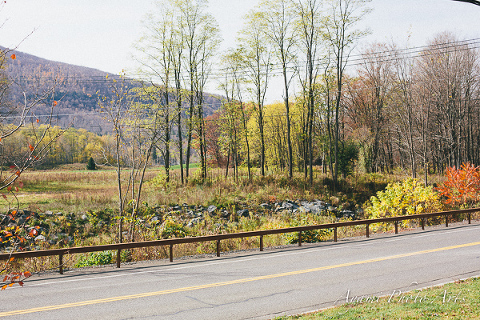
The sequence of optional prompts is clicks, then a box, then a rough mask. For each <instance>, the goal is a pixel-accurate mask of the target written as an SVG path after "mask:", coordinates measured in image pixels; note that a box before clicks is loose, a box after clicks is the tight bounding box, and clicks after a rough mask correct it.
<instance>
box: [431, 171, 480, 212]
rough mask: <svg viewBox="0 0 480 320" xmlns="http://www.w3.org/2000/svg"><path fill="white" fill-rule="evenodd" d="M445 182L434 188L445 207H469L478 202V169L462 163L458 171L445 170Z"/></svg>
mask: <svg viewBox="0 0 480 320" xmlns="http://www.w3.org/2000/svg"><path fill="white" fill-rule="evenodd" d="M445 176H446V178H447V180H446V181H445V182H444V183H443V184H442V185H441V186H439V187H437V188H436V190H437V191H438V192H440V194H441V195H442V196H443V197H445V199H446V200H445V204H447V205H452V206H455V205H471V204H474V203H475V202H477V201H479V200H480V167H475V166H474V165H472V164H470V163H463V164H462V166H461V167H460V169H456V168H455V167H449V168H447V170H446V172H445Z"/></svg>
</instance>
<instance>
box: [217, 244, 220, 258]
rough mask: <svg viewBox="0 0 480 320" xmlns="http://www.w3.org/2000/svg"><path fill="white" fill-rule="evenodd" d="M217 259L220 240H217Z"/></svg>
mask: <svg viewBox="0 0 480 320" xmlns="http://www.w3.org/2000/svg"><path fill="white" fill-rule="evenodd" d="M217 257H220V240H217Z"/></svg>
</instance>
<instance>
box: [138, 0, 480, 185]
mask: <svg viewBox="0 0 480 320" xmlns="http://www.w3.org/2000/svg"><path fill="white" fill-rule="evenodd" d="M367 4H368V1H364V0H323V1H320V0H275V1H261V2H260V3H259V5H258V6H257V7H255V8H254V9H253V10H251V11H250V12H249V13H248V14H247V15H246V16H245V21H244V23H245V24H244V28H243V29H242V30H241V31H240V32H239V34H238V37H237V45H236V47H234V48H231V49H229V50H228V51H227V52H225V53H223V54H219V53H218V45H219V43H220V41H221V39H220V36H219V30H218V25H217V23H216V21H215V19H214V18H213V17H212V16H211V15H210V14H209V13H208V12H207V2H206V1H193V0H178V1H163V2H160V4H159V6H158V8H157V10H156V11H155V12H152V14H151V15H150V16H149V17H148V19H147V20H146V32H145V35H144V36H143V37H142V38H141V39H140V40H139V42H138V43H137V48H138V55H137V56H136V59H137V60H138V61H139V63H140V64H141V65H142V67H141V69H140V72H141V74H142V75H143V77H144V79H148V81H147V80H145V81H144V82H143V86H142V89H139V90H138V92H137V93H138V94H140V96H143V98H141V99H143V101H144V103H145V102H146V101H147V100H148V101H150V102H149V103H146V104H145V105H144V106H143V107H140V108H139V109H137V113H136V114H137V115H138V114H139V113H143V117H144V118H146V117H149V118H150V119H156V120H155V122H154V123H155V125H154V126H156V129H155V134H154V135H155V136H156V137H157V139H158V140H157V141H156V142H155V145H156V146H157V147H158V148H153V149H152V151H154V150H155V151H156V150H160V151H161V153H162V156H163V158H164V159H165V164H166V166H165V167H166V175H167V181H168V179H169V173H168V166H169V162H170V161H171V157H172V155H171V154H172V152H175V153H176V155H175V158H176V159H177V160H178V162H179V163H180V164H182V169H181V179H182V183H183V182H184V181H186V180H188V177H189V174H190V173H189V164H190V161H191V157H192V150H193V149H195V150H196V151H197V152H198V156H199V158H200V163H201V168H202V169H201V170H202V171H201V173H202V179H204V178H205V176H206V174H207V164H208V163H209V162H210V163H211V162H212V161H213V162H216V163H219V164H220V163H221V164H222V165H224V166H225V167H226V174H227V175H228V174H229V169H230V168H233V170H232V171H231V172H233V174H235V175H236V174H237V173H238V168H239V167H241V166H243V167H245V168H246V169H247V171H248V176H249V178H251V176H252V168H254V167H255V168H258V170H259V174H260V175H265V174H266V171H268V170H271V169H278V170H283V171H284V172H285V173H286V174H287V175H288V176H289V177H290V178H291V177H292V176H293V172H294V171H300V172H303V174H304V177H305V179H307V180H309V181H310V182H312V180H313V166H314V165H321V166H322V169H323V171H324V172H328V173H329V174H330V175H331V177H332V180H333V181H334V182H336V181H337V180H338V178H339V175H343V176H345V175H347V174H349V173H350V172H351V171H352V170H353V164H354V162H355V161H356V163H357V164H359V166H357V167H358V168H361V169H362V170H364V171H366V172H392V171H393V170H394V168H396V167H400V168H404V169H407V170H409V171H410V172H411V174H412V176H413V177H416V175H417V173H418V172H420V171H423V172H424V173H425V182H426V183H427V176H428V173H429V172H441V171H443V170H444V169H445V168H446V167H447V166H457V167H459V166H460V164H461V163H462V162H467V161H469V162H472V163H478V161H479V159H478V157H479V155H478V151H477V150H478V144H479V135H478V132H477V131H478V130H477V128H478V121H479V119H478V50H477V46H476V45H477V43H476V42H475V41H461V40H459V39H457V38H456V37H455V36H454V35H452V34H450V33H444V34H440V35H437V36H435V37H434V38H433V39H432V40H431V41H430V42H429V43H428V44H427V45H426V46H424V47H421V48H417V49H408V48H401V47H399V46H398V44H395V43H376V44H371V45H370V46H369V47H367V48H366V49H364V50H363V51H362V52H361V53H360V54H357V55H352V52H353V49H354V48H355V47H356V46H357V45H358V42H359V40H360V39H361V38H362V37H363V36H364V35H365V34H366V31H364V30H360V29H359V28H358V22H359V21H360V20H361V19H362V18H363V17H364V15H365V14H367V13H368V12H369V8H368V7H367ZM219 56H220V57H221V60H220V62H218V61H219V60H218V59H214V57H215V58H218V57H219ZM214 63H215V67H213V64H214ZM273 77H279V78H280V79H281V80H282V87H283V95H282V100H283V101H282V102H281V103H276V104H271V105H266V103H265V96H266V92H267V89H268V88H269V87H270V86H271V80H272V78H273ZM214 80H216V82H217V83H218V86H219V88H220V89H221V90H222V91H223V95H224V102H223V104H222V107H221V110H220V111H219V112H217V114H216V115H214V116H211V117H208V118H205V117H204V116H203V108H204V101H203V94H202V93H203V90H204V88H205V85H206V83H207V81H210V82H212V81H214ZM294 82H295V83H297V84H299V86H298V85H297V86H296V87H294V86H293V85H292V83H294ZM299 89H300V90H299ZM294 90H296V91H294ZM152 101H153V103H152ZM151 123H153V122H150V124H151ZM152 127H153V126H152V125H150V129H151V128H152ZM150 136H153V134H152V135H150ZM172 150H175V151H172ZM183 165H186V170H185V173H184V172H183Z"/></svg>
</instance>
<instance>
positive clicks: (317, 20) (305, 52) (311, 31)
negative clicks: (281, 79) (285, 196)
mask: <svg viewBox="0 0 480 320" xmlns="http://www.w3.org/2000/svg"><path fill="white" fill-rule="evenodd" d="M293 3H294V10H295V12H296V15H297V28H296V29H297V32H298V34H297V36H298V37H299V40H298V42H297V45H298V51H299V52H300V53H301V54H302V55H301V58H300V59H298V61H304V65H303V67H299V71H300V70H303V71H300V72H299V78H300V83H301V85H302V92H303V95H304V98H303V99H302V101H303V102H304V103H305V104H306V108H307V117H306V119H305V121H304V122H305V126H304V133H303V135H302V140H303V163H304V166H303V167H304V174H305V179H307V174H308V173H307V171H308V170H307V168H308V166H307V162H308V165H309V167H310V174H309V180H310V185H312V184H313V122H314V119H313V118H314V109H315V93H314V92H315V88H314V86H315V79H316V78H317V75H318V68H317V66H318V63H317V59H318V56H319V54H320V52H319V51H320V47H321V37H322V29H321V21H322V11H321V1H320V0H294V1H293Z"/></svg>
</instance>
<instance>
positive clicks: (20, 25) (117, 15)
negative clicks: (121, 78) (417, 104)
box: [0, 0, 480, 100]
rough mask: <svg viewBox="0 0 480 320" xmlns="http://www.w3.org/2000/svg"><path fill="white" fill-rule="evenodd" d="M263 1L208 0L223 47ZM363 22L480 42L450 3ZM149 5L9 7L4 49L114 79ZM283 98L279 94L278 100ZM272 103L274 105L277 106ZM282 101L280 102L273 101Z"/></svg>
mask: <svg viewBox="0 0 480 320" xmlns="http://www.w3.org/2000/svg"><path fill="white" fill-rule="evenodd" d="M258 2H259V1H258V0H210V1H209V3H210V12H211V13H212V14H213V15H214V16H215V18H216V19H217V21H218V23H219V25H220V29H221V31H222V36H223V39H224V43H223V45H222V48H227V47H231V46H234V44H235V42H234V40H235V37H236V33H237V31H238V30H239V29H241V28H242V23H243V20H242V17H243V15H244V14H245V13H247V12H248V10H250V9H252V8H254V6H255V5H256V4H257V3H258ZM370 7H371V8H372V9H373V11H372V13H370V14H369V15H368V16H367V17H366V18H365V19H364V21H363V22H362V25H363V26H364V27H368V28H370V29H371V31H372V33H371V35H369V36H368V37H367V38H365V39H364V40H363V43H361V44H360V45H359V47H360V48H361V47H364V46H365V45H366V43H372V42H374V41H379V42H391V41H392V39H393V40H394V41H395V42H397V43H398V44H399V45H405V44H406V40H407V37H408V35H410V39H409V42H408V45H409V46H411V47H412V46H422V45H425V43H426V41H427V40H428V39H430V38H432V37H433V36H434V35H435V34H437V33H439V32H443V31H447V30H448V31H452V32H454V33H455V34H457V35H458V36H459V37H460V38H465V39H472V38H479V37H480V6H475V5H472V4H467V3H462V2H456V1H452V0H373V1H372V2H371V3H370ZM153 8H154V5H153V1H152V0H135V1H132V0H128V1H127V0H7V1H6V3H5V4H4V5H3V8H2V10H1V12H0V21H2V22H4V25H3V27H2V28H0V45H2V46H6V47H14V46H16V45H18V44H19V43H20V42H21V41H22V39H24V38H25V37H26V36H27V35H29V34H30V33H32V31H33V33H32V34H31V35H30V36H28V38H27V39H25V40H24V41H23V42H21V43H20V44H19V48H18V50H19V51H23V52H26V53H30V54H33V55H36V56H39V57H42V58H45V59H49V60H55V61H61V62H66V63H71V64H76V65H81V66H86V67H91V68H96V69H100V70H103V71H107V72H110V73H119V72H120V71H121V70H122V69H127V70H133V69H134V64H133V62H132V60H131V59H130V57H131V55H132V53H133V52H134V50H133V48H132V44H133V43H134V42H135V41H136V40H137V39H138V38H139V37H140V35H141V34H142V22H141V21H142V19H143V17H144V16H145V14H146V13H147V12H149V11H151V10H152V9H153ZM277 95H278V94H277ZM272 97H273V95H272V94H271V97H270V99H269V100H272V99H275V98H272ZM276 99H281V97H276Z"/></svg>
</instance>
